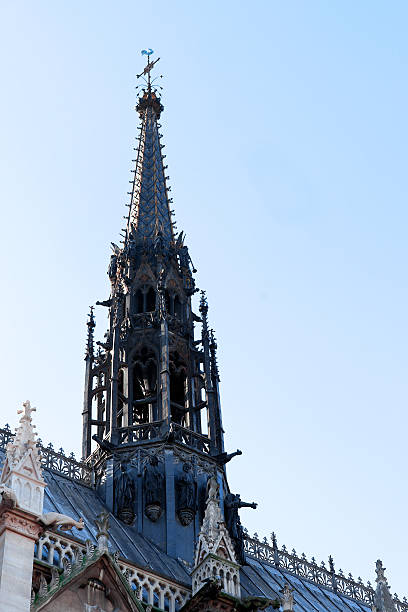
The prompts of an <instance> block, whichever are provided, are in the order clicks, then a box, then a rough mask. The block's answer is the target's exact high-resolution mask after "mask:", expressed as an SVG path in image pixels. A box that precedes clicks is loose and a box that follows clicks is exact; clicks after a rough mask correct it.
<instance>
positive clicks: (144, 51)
mask: <svg viewBox="0 0 408 612" xmlns="http://www.w3.org/2000/svg"><path fill="white" fill-rule="evenodd" d="M141 53H142V55H146V56H147V64H146V66H145V68H144V70H143V72H141V73H140V74H138V75H137V78H138V79H140V77H141V76H146V75H147V91H148V92H149V93H150V91H151V89H152V83H151V79H150V72H151V70H152V68H153V66H154V65H155V64H157V62H158V61H159V59H160V57H158V58H157V60H154V62H151V61H150V56H151V55H152V54H153V53H154V51H153V49H142V51H141Z"/></svg>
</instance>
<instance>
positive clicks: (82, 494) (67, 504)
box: [44, 470, 191, 585]
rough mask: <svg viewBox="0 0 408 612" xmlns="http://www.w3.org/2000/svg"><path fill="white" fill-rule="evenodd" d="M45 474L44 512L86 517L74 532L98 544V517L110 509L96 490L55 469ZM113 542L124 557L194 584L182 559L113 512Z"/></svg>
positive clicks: (111, 528) (110, 537) (111, 517)
mask: <svg viewBox="0 0 408 612" xmlns="http://www.w3.org/2000/svg"><path fill="white" fill-rule="evenodd" d="M44 477H45V480H46V482H47V485H48V486H47V487H46V489H45V496H44V513H46V512H60V513H61V514H67V515H68V516H72V517H74V518H78V519H79V518H80V517H81V516H82V517H83V519H84V523H85V528H84V529H83V530H82V531H77V530H76V529H75V528H74V529H73V530H72V533H73V535H74V536H75V537H77V538H78V539H80V540H86V539H88V538H89V539H90V540H92V542H93V543H94V544H96V533H97V528H96V525H95V522H94V521H95V517H96V516H97V515H98V514H100V513H101V512H103V511H105V512H106V511H107V508H106V506H105V505H104V504H103V502H102V501H101V500H100V498H99V497H98V495H97V494H96V491H95V490H93V489H91V488H90V487H87V486H85V485H83V484H80V483H79V482H75V481H73V480H71V479H68V478H65V477H64V476H60V475H59V474H56V473H55V472H52V471H48V470H44ZM109 542H110V544H111V546H112V550H113V551H119V554H120V556H121V557H123V558H124V559H129V561H131V562H132V563H135V564H136V565H139V566H140V567H143V568H146V569H149V570H150V571H152V572H154V573H156V574H160V575H162V576H166V577H167V578H170V579H172V580H174V581H176V582H181V583H183V584H186V585H189V584H190V582H191V581H190V577H189V574H188V572H187V570H186V568H185V567H184V565H183V564H182V563H181V562H179V561H177V560H176V559H173V558H172V557H169V556H168V555H166V554H165V553H163V551H162V550H160V549H159V548H158V547H157V546H155V545H154V544H153V543H152V542H150V541H149V540H147V539H146V538H145V537H143V536H142V535H141V534H139V533H138V532H137V530H136V528H135V527H132V526H129V525H125V524H124V523H122V522H121V521H119V520H118V519H117V518H116V517H115V516H114V515H113V514H111V513H110V514H109Z"/></svg>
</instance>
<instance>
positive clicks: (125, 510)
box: [115, 457, 136, 525]
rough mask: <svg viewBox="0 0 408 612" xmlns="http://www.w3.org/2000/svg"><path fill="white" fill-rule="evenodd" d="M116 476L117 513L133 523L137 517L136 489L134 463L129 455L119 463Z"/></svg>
mask: <svg viewBox="0 0 408 612" xmlns="http://www.w3.org/2000/svg"><path fill="white" fill-rule="evenodd" d="M115 476H116V477H115V514H116V516H117V517H118V518H119V519H120V520H121V521H123V522H124V523H127V524H128V525H131V524H132V523H133V521H134V518H135V512H134V504H135V498H136V490H135V483H134V479H133V474H132V465H131V463H130V461H129V459H128V458H127V457H124V458H123V459H122V461H121V462H120V463H119V468H118V469H117V471H116V475H115Z"/></svg>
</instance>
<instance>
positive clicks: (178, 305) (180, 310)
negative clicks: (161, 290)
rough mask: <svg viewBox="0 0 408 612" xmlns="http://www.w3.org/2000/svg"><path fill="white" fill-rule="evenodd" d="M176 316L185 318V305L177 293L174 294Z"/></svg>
mask: <svg viewBox="0 0 408 612" xmlns="http://www.w3.org/2000/svg"><path fill="white" fill-rule="evenodd" d="M174 316H175V317H177V318H178V319H180V321H181V320H182V318H183V306H182V303H181V300H180V298H179V296H178V295H177V294H176V295H175V296H174Z"/></svg>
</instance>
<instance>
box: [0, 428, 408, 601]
mask: <svg viewBox="0 0 408 612" xmlns="http://www.w3.org/2000/svg"><path fill="white" fill-rule="evenodd" d="M2 432H4V433H7V436H6V437H8V436H10V435H12V434H9V430H6V431H5V430H0V434H1V433H2ZM7 441H8V440H3V444H2V443H1V442H2V440H0V463H3V461H4V457H5V453H4V450H5V443H4V442H7ZM41 450H42V452H45V455H46V458H45V459H44V461H43V465H44V463H45V462H46V461H47V462H49V461H51V460H52V461H56V460H57V459H60V454H58V453H56V452H55V451H53V450H51V451H50V450H49V449H44V448H43V447H42V448H41ZM48 455H50V457H48ZM51 455H52V457H51ZM54 455H55V457H54ZM61 456H62V457H63V459H64V461H62V460H61V461H62V462H61V461H59V463H58V466H57V464H56V465H55V466H54V467H53V468H50V467H44V470H43V474H44V478H45V480H46V482H47V487H46V489H45V496H44V513H46V512H60V513H62V514H67V515H68V516H72V517H73V518H75V519H77V520H79V518H80V517H82V518H83V520H84V523H85V528H84V529H83V530H82V531H78V530H77V529H75V528H73V529H72V532H71V533H72V535H73V536H74V537H75V538H77V539H79V540H82V541H85V540H87V539H90V540H91V541H92V542H93V543H94V544H96V543H97V542H96V531H97V529H96V525H95V518H96V516H97V515H98V514H100V513H101V512H102V511H105V512H106V511H107V508H106V507H105V505H104V504H103V502H102V501H101V500H100V498H99V497H98V495H97V493H96V491H95V489H93V488H92V487H91V486H89V484H85V482H86V481H87V480H88V477H86V479H85V478H84V476H83V474H82V473H79V472H78V474H77V473H76V471H75V470H76V468H77V466H79V467H82V464H80V463H79V462H75V460H73V459H72V458H66V457H64V456H63V455H61ZM69 462H73V464H76V465H73V467H74V468H75V470H73V469H72V466H68V467H69V469H68V468H67V463H69ZM58 468H59V469H58ZM67 470H68V472H67ZM71 472H72V473H71ZM84 481H85V482H84ZM109 536H110V543H111V545H112V548H113V550H114V551H116V550H117V551H118V552H119V554H120V556H121V557H122V558H124V559H127V560H128V561H129V562H131V563H134V564H135V565H138V566H139V567H141V568H145V569H147V570H150V571H152V572H153V573H155V574H158V575H161V576H163V578H167V579H169V580H174V581H175V582H178V583H180V584H182V585H184V586H186V587H190V586H191V577H190V573H189V571H188V567H187V566H186V565H185V564H184V563H183V562H182V561H181V560H176V559H173V558H172V557H170V556H169V555H167V554H166V553H165V552H163V551H162V550H160V549H159V548H158V547H157V546H156V545H155V544H154V543H153V542H151V541H149V540H148V539H147V538H146V537H144V536H142V535H141V534H139V533H137V530H136V528H135V527H132V526H129V525H125V524H124V523H122V522H121V521H119V520H118V519H117V518H116V517H115V516H114V515H113V514H110V517H109ZM245 538H246V539H245V550H246V560H247V565H245V566H243V567H242V568H241V589H242V597H248V596H261V597H268V598H269V599H276V598H280V597H281V590H282V589H283V587H284V585H285V583H287V584H288V585H289V587H290V588H291V589H292V590H293V596H294V601H295V612H371V601H372V597H373V595H374V591H373V589H372V587H371V585H367V586H365V585H363V583H362V582H356V581H354V580H353V579H352V577H349V578H345V577H344V575H343V574H342V573H340V572H339V573H338V574H334V569H333V571H332V572H330V570H329V569H327V568H326V567H325V566H324V565H323V564H322V565H321V566H318V565H317V564H316V563H315V562H314V560H312V561H311V562H310V561H307V560H306V558H305V557H304V556H302V557H297V556H296V555H295V554H294V552H293V553H288V552H287V551H286V549H285V547H282V548H281V549H278V548H277V546H276V541H275V542H274V543H273V545H272V546H271V545H269V544H267V543H266V542H260V541H259V540H258V539H257V538H251V537H250V536H248V535H246V536H245ZM331 580H334V588H335V589H336V591H337V592H335V591H334V590H333V588H332V586H333V585H332V583H331ZM363 600H364V601H363ZM394 604H395V606H396V609H397V612H408V603H407V602H406V600H405V599H404V600H403V601H402V602H401V601H399V600H397V599H394ZM270 610H272V608H271V609H270Z"/></svg>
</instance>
